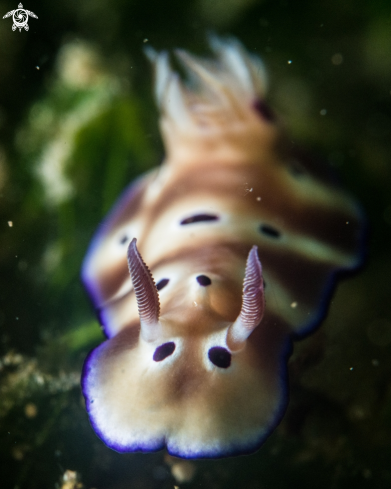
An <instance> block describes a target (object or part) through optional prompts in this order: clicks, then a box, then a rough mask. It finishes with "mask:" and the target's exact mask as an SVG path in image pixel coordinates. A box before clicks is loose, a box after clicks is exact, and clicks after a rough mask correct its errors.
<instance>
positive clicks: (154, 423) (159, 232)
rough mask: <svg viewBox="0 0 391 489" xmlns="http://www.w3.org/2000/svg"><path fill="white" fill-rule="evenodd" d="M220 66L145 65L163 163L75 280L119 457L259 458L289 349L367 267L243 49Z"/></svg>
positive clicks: (126, 199)
mask: <svg viewBox="0 0 391 489" xmlns="http://www.w3.org/2000/svg"><path fill="white" fill-rule="evenodd" d="M211 48H212V50H213V52H214V54H215V58H214V59H213V60H208V59H202V58H196V57H194V56H191V55H190V54H188V53H187V52H185V51H180V50H178V51H176V52H175V55H176V57H177V59H178V61H179V62H180V63H182V65H183V68H184V70H185V73H186V75H187V78H186V80H185V81H183V80H182V79H180V77H179V76H178V74H177V73H175V72H174V71H173V70H172V69H171V67H170V62H169V56H168V54H167V53H166V52H162V53H156V52H154V51H152V50H150V51H149V52H148V55H149V57H150V59H151V60H152V63H153V65H154V68H155V94H156V99H157V105H158V107H159V111H160V127H161V132H162V136H163V140H164V144H165V148H166V158H165V160H164V162H163V164H162V165H161V166H159V167H158V168H156V169H155V170H154V171H151V172H149V173H147V174H146V175H144V176H142V177H141V178H139V179H138V180H137V181H136V182H134V183H133V184H132V185H131V186H130V187H129V188H128V189H127V190H126V191H125V192H124V194H123V195H122V196H121V197H120V199H119V200H118V202H117V204H116V205H115V207H114V208H113V210H112V211H111V212H110V214H109V215H108V217H107V218H106V219H105V220H104V222H103V223H102V225H101V226H100V228H99V229H98V231H97V233H96V235H95V237H94V239H93V241H92V244H91V246H90V249H89V251H88V254H87V256H86V258H85V261H84V264H83V269H82V278H83V282H84V284H85V286H86V288H87V289H88V292H89V294H90V296H91V298H92V301H93V303H94V306H95V308H96V310H97V312H98V314H99V318H100V320H101V323H102V327H103V329H104V332H105V334H106V336H107V340H106V341H105V342H104V343H103V344H101V345H100V346H99V347H97V348H96V349H95V350H93V351H92V352H91V353H90V355H89V356H88V358H87V360H86V362H85V366H84V370H83V377H82V388H83V393H84V396H85V399H86V405H87V411H88V413H89V416H90V420H91V423H92V425H93V427H94V429H95V431H96V432H97V434H98V435H99V436H100V437H101V439H102V440H103V441H104V442H105V443H106V444H107V445H108V446H109V447H111V448H113V449H115V450H117V451H120V452H126V451H154V450H159V449H162V448H164V447H167V449H168V451H169V452H170V453H171V454H172V455H175V456H179V457H186V458H201V457H222V456H228V455H234V454H240V453H249V452H252V451H254V450H256V449H258V448H259V446H260V445H261V444H262V442H263V441H264V440H265V438H266V437H267V436H268V435H269V434H270V433H271V431H272V430H273V429H274V428H275V426H276V425H277V424H278V422H279V421H280V419H281V417H282V415H283V413H284V410H285V408H286V404H287V359H288V357H289V355H290V352H291V343H292V339H298V338H300V337H303V336H305V335H306V334H308V333H309V332H311V331H312V330H313V329H314V328H315V327H316V326H317V325H318V324H319V323H320V321H321V320H322V318H323V317H324V315H325V313H326V308H327V305H328V301H329V297H330V294H331V292H332V289H333V286H334V283H335V279H336V276H337V274H338V272H341V271H348V270H352V269H354V268H355V267H357V265H358V264H359V262H360V260H361V254H362V244H361V243H362V233H363V232H362V223H361V217H360V211H359V208H358V206H357V205H356V204H355V202H354V201H353V200H352V199H351V198H350V197H349V196H348V195H347V194H346V193H344V192H343V191H342V190H341V189H340V188H339V187H338V185H336V183H335V181H334V180H333V178H331V177H330V175H329V174H328V172H327V171H326V170H325V168H323V167H322V166H321V165H319V164H318V163H317V162H314V161H313V160H312V159H310V158H308V157H307V156H305V155H304V154H303V153H301V152H300V151H299V150H298V149H297V148H296V147H295V145H294V144H293V143H292V142H291V141H290V139H289V138H288V137H287V136H286V134H285V132H284V130H283V128H282V126H281V124H280V122H279V119H278V117H277V116H276V115H275V114H274V112H273V111H272V110H271V109H270V108H269V107H268V105H267V104H266V102H265V92H266V84H267V83H266V75H265V70H264V67H263V64H262V62H261V61H260V60H259V59H258V58H257V57H255V56H252V55H250V54H248V53H247V52H246V51H245V50H244V48H243V47H242V46H241V44H240V43H239V42H237V41H236V40H232V39H228V40H223V41H222V40H220V39H217V38H213V39H211Z"/></svg>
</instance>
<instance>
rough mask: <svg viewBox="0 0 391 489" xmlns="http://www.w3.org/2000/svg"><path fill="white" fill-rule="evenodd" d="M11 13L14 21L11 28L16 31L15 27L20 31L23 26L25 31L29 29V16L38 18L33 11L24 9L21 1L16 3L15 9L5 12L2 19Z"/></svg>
mask: <svg viewBox="0 0 391 489" xmlns="http://www.w3.org/2000/svg"><path fill="white" fill-rule="evenodd" d="M11 15H12V19H13V21H14V23H13V25H12V30H13V31H16V29H19V32H21V31H22V29H23V28H24V29H25V30H26V31H28V30H29V26H28V21H29V16H30V17H34V18H35V19H38V17H37V16H36V15H35V14H34V12H31V11H30V10H26V9H24V8H23V5H22V4H21V3H20V4H19V5H18V8H17V9H15V10H11V11H10V12H7V13H6V14H5V15H4V16H3V19H6V18H7V17H11Z"/></svg>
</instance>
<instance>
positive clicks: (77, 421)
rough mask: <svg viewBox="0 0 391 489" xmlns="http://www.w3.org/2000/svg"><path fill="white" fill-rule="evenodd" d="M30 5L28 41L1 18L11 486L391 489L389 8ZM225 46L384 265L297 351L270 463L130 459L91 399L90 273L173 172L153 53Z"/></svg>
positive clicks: (343, 288)
mask: <svg viewBox="0 0 391 489" xmlns="http://www.w3.org/2000/svg"><path fill="white" fill-rule="evenodd" d="M17 1H18V0H1V2H0V7H1V12H0V14H1V17H2V16H3V15H5V14H6V13H7V12H8V11H11V10H13V9H15V8H17ZM25 2H26V3H25V4H24V8H26V9H29V10H31V11H33V12H34V13H35V14H36V15H37V16H38V19H34V18H31V17H30V19H29V28H30V29H29V31H28V32H26V31H24V30H23V31H22V32H19V30H16V31H12V29H11V27H12V18H8V19H4V20H3V19H1V20H0V267H1V271H0V487H1V488H4V489H25V488H26V489H35V488H39V489H46V488H50V489H52V488H57V489H60V488H61V489H76V488H79V489H82V488H83V489H92V488H95V489H128V488H132V489H154V488H156V489H160V488H162V489H166V488H174V487H175V486H177V487H182V486H183V487H188V488H189V489H191V488H198V487H202V488H204V489H209V488H210V489H218V488H224V489H230V488H246V489H269V488H273V489H274V488H279V489H288V488H289V489H294V488H296V487H297V488H299V487H300V489H307V488H308V489H310V488H311V489H312V488H313V487H317V488H319V489H323V488H325V489H326V488H327V489H336V488H351V487H355V489H361V488H376V489H382V488H389V487H391V465H390V460H391V375H390V374H391V287H390V276H391V253H390V246H391V239H390V238H391V161H390V159H391V4H390V2H389V0H371V1H369V0H368V1H366V2H365V1H357V0H355V1H353V0H338V1H337V0H329V1H328V2H320V1H318V2H316V1H315V2H314V1H310V0H297V1H295V2H289V1H287V0H273V1H272V0H264V1H261V0H195V1H190V0H189V1H184V0H165V1H162V0H160V1H158V0H144V1H141V0H128V1H126V2H125V1H123V0H110V1H108V0H80V1H75V0H67V1H65V0H57V1H56V2H53V1H48V0H42V1H38V0H25ZM210 32H214V33H217V34H221V35H226V34H229V35H234V36H236V37H237V38H239V39H240V40H241V41H242V42H243V44H244V45H245V46H246V47H247V48H248V50H249V51H250V52H253V53H255V54H258V55H259V56H260V57H261V58H262V59H263V60H264V62H265V64H266V66H267V69H268V72H269V75H270V91H269V96H268V100H269V103H270V104H271V105H272V107H274V108H275V110H276V112H277V113H278V114H279V115H280V116H281V118H282V119H283V120H284V121H285V122H286V125H287V127H288V128H289V131H290V134H291V138H292V140H293V141H295V142H297V143H300V144H301V145H302V146H304V147H306V148H307V149H308V150H310V151H311V152H312V153H313V154H315V155H317V156H318V157H319V158H320V159H323V160H324V161H325V164H326V165H329V166H331V167H333V168H335V170H336V172H337V173H338V174H339V177H340V179H341V181H342V182H343V184H344V186H345V187H346V188H347V190H348V191H350V193H351V194H352V195H354V196H355V197H356V199H357V200H358V202H360V203H361V205H362V207H363V209H364V211H365V214H366V216H367V221H368V228H369V232H368V254H367V255H368V256H367V261H366V264H365V266H364V267H363V269H362V271H361V272H360V273H358V274H356V275H355V276H354V277H352V278H349V279H347V280H345V281H343V282H342V283H341V284H340V285H339V286H338V288H337V291H336V294H335V295H334V298H333V300H332V303H331V307H330V311H329V315H328V318H327V319H326V320H325V321H324V323H323V326H322V328H321V329H319V330H318V331H317V332H316V333H315V334H313V335H312V336H310V337H309V338H307V339H305V340H303V341H301V342H299V343H296V345H295V352H294V355H293V357H292V358H291V361H290V395H291V401H290V404H289V407H288V410H287V413H286V416H285V418H284V420H283V422H282V423H281V425H280V426H279V427H278V429H277V430H276V431H275V432H274V433H273V435H272V436H271V437H270V438H269V440H268V441H267V443H266V444H265V445H264V446H263V447H262V448H261V449H260V450H259V451H258V452H257V453H256V454H254V455H251V456H244V457H238V458H234V459H228V460H217V461H192V462H184V461H180V460H178V459H173V458H171V457H169V456H167V454H165V453H164V452H159V453H156V454H148V455H143V454H127V455H120V454H118V453H116V452H113V451H111V450H109V449H108V448H106V447H105V446H104V445H103V443H102V442H101V441H100V440H99V439H98V438H97V437H96V435H95V434H94V432H93V430H92V428H91V427H90V425H89V421H88V418H87V415H86V412H85V409H84V405H83V399H82V396H81V392H80V386H79V381H80V371H81V367H82V364H83V360H84V358H85V356H86V354H87V353H88V351H89V350H90V349H91V348H93V347H94V346H95V345H97V344H99V343H100V342H101V341H102V339H103V337H102V334H101V331H100V328H99V325H98V322H97V321H96V319H95V316H94V314H93V311H92V308H91V305H90V303H89V301H88V299H87V297H86V294H85V292H84V290H83V288H82V286H81V283H80V279H79V271H80V265H81V261H82V259H83V256H84V254H85V252H86V249H87V246H88V243H89V240H90V239H91V236H92V234H93V232H94V230H95V229H96V227H97V225H98V223H99V222H100V220H101V219H102V217H103V216H104V215H105V214H106V213H107V211H108V210H109V208H110V207H111V205H112V204H113V202H114V201H115V199H116V197H117V196H118V195H119V193H120V192H121V190H122V189H123V188H124V187H125V186H126V185H127V184H128V183H129V182H130V181H131V180H132V179H134V178H135V177H136V176H137V175H139V174H140V173H141V172H144V171H146V170H147V169H149V168H151V167H153V166H155V165H157V164H159V163H160V162H161V160H162V158H163V147H162V143H161V140H160V136H159V132H158V125H157V116H158V114H157V110H156V107H155V105H154V101H153V97H152V74H151V69H150V66H149V64H148V62H147V60H146V57H145V55H144V54H143V48H144V47H145V46H146V45H149V46H153V47H154V48H156V49H172V48H175V47H182V48H186V49H188V50H190V51H192V52H195V53H198V54H207V52H208V51H207V42H206V37H207V34H208V33H210Z"/></svg>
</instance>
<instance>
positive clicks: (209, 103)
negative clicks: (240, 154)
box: [146, 36, 273, 159]
mask: <svg viewBox="0 0 391 489" xmlns="http://www.w3.org/2000/svg"><path fill="white" fill-rule="evenodd" d="M209 44H210V47H211V49H212V51H213V53H214V55H215V58H214V59H204V58H199V57H196V56H192V55H190V54H189V53H187V52H186V51H184V50H179V49H178V50H175V52H174V53H175V56H176V58H177V60H178V61H179V62H180V63H181V65H182V66H183V68H184V71H185V78H186V79H185V80H182V79H181V78H180V77H179V75H178V73H176V72H175V71H173V70H172V68H171V65H170V60H169V55H168V53H167V52H166V51H163V52H161V53H157V52H156V51H154V50H153V49H151V48H148V49H147V50H146V54H147V56H148V58H149V59H150V60H151V62H152V64H153V66H154V70H155V97H156V101H157V105H158V108H159V110H160V112H161V126H162V132H163V138H164V141H165V145H166V149H167V152H168V157H169V158H170V157H171V156H173V155H172V153H173V152H174V151H175V152H176V153H177V154H178V153H180V155H181V159H183V158H182V156H183V155H182V153H181V144H180V143H181V140H185V141H184V142H185V143H186V148H187V153H188V154H190V153H192V150H191V149H189V148H191V146H192V145H191V142H192V141H193V142H194V143H196V145H197V147H198V148H200V143H202V142H206V144H207V146H208V153H209V155H210V154H211V153H210V150H211V144H210V141H211V140H212V138H213V146H214V148H217V147H218V146H219V143H224V140H225V141H231V142H232V141H235V140H236V139H241V138H242V135H243V134H247V136H246V137H245V139H247V140H248V139H249V138H250V139H251V138H253V139H254V140H256V139H257V138H259V137H260V134H256V133H259V132H261V131H262V123H263V122H266V123H270V122H271V121H272V119H273V116H272V114H271V111H270V110H269V109H268V108H267V106H266V104H265V102H264V97H265V94H266V89H267V77H266V71H265V68H264V65H263V63H262V61H261V60H260V59H259V58H258V57H256V56H254V55H251V54H249V53H247V52H246V51H245V49H244V48H243V46H242V45H241V44H240V43H239V42H238V41H237V40H236V39H232V38H229V39H224V40H222V39H220V38H218V37H216V36H211V37H210V39H209ZM260 116H261V117H260ZM262 119H264V120H262ZM240 133H241V136H238V138H237V137H235V134H237V135H239V134H240ZM254 133H255V134H254ZM219 138H220V141H219ZM172 139H175V141H172ZM171 143H175V144H171ZM250 146H252V145H251V144H250ZM244 147H247V148H248V141H247V143H246V142H245V144H244ZM244 147H243V148H244ZM201 148H202V144H201ZM223 153H228V152H227V151H226V150H223ZM217 154H219V152H218V153H217ZM185 159H186V158H185Z"/></svg>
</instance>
